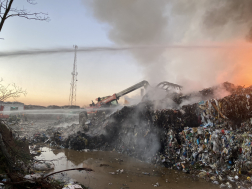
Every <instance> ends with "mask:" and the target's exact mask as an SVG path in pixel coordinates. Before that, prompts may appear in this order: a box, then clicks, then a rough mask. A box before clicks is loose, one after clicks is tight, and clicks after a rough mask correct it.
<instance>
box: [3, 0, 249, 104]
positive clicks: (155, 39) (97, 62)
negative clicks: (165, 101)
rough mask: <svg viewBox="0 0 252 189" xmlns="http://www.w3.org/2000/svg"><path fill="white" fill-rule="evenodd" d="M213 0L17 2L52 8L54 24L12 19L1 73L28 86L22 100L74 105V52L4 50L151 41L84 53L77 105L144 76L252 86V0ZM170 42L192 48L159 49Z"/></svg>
mask: <svg viewBox="0 0 252 189" xmlns="http://www.w3.org/2000/svg"><path fill="white" fill-rule="evenodd" d="M213 1H214V2H213ZM213 1H211V2H210V1H208V0H202V1H201V3H198V0H192V1H186V0H169V1H166V0H160V1H153V0H120V1H118V0H91V1H89V0H72V1H69V0H53V1H50V0H36V2H37V4H36V5H29V4H28V3H27V2H26V0H14V4H13V7H16V8H23V7H24V8H25V9H27V10H28V11H30V12H45V13H48V14H49V17H50V22H44V21H43V22H42V21H35V20H27V19H24V18H19V17H11V18H9V19H7V21H6V23H5V24H4V27H3V29H2V32H1V33H0V38H4V40H0V78H3V80H4V81H3V83H4V84H8V83H16V84H17V85H18V86H20V87H22V88H24V89H26V90H27V96H25V97H23V96H22V97H20V98H18V99H16V100H18V101H20V102H24V103H25V104H34V105H35V104H36V105H44V106H47V105H67V104H68V103H69V93H70V82H71V72H72V69H73V61H74V53H73V52H69V53H55V54H40V55H23V56H9V57H1V52H13V51H16V50H34V49H58V48H72V47H73V45H77V46H79V47H80V48H81V47H101V46H105V47H111V46H113V47H125V46H131V47H136V46H147V47H151V48H149V49H148V48H147V49H145V50H136V49H132V50H125V51H99V52H78V53H77V70H78V82H77V105H80V106H83V105H87V104H89V103H90V102H91V100H94V99H95V98H97V97H99V96H100V97H101V96H107V95H112V94H114V93H117V92H119V91H121V90H123V89H125V88H127V87H129V86H131V85H133V84H135V83H137V82H140V81H142V80H148V81H149V82H150V84H151V85H152V86H154V85H155V84H157V83H159V82H161V81H164V80H166V81H169V82H172V83H177V84H180V85H183V86H184V87H185V88H186V91H192V90H198V89H201V88H202V87H210V86H212V85H216V84H218V83H220V82H224V81H229V82H232V83H235V84H240V85H251V84H252V75H251V72H252V64H251V61H252V54H251V53H250V51H251V49H252V46H251V44H250V43H249V42H247V39H246V36H247V35H248V34H249V31H252V30H250V29H251V26H252V22H251V21H250V20H251V19H250V14H251V12H252V11H251V10H250V9H249V7H252V6H249V5H248V3H250V2H248V1H246V0H241V1H239V2H237V1H236V0H223V1H222V4H220V2H219V1H218V0H213ZM251 2H252V1H251ZM218 3H219V4H218ZM236 3H241V4H243V6H241V7H242V8H243V9H236V7H237V5H236ZM216 7H218V8H216ZM232 9H234V10H232ZM241 12H245V13H246V14H245V13H244V14H241ZM231 13H232V14H231ZM228 14H231V15H229V16H227V15H228ZM232 15H233V16H232ZM236 18H239V19H238V20H237V19H236ZM166 45H168V46H169V45H170V46H172V45H182V46H183V45H185V46H187V47H186V48H167V49H161V48H155V46H157V47H158V46H166ZM197 45H198V46H199V47H202V48H199V47H197ZM243 45H247V46H249V47H248V48H247V47H246V48H242V47H243ZM216 46H221V47H218V48H216ZM222 46H223V47H222ZM230 46H235V47H236V48H230ZM153 47H154V48H153ZM209 47H210V48H209ZM240 47H241V48H240ZM136 94H139V92H136V93H133V94H131V95H136ZM8 100H9V101H12V100H13V99H8Z"/></svg>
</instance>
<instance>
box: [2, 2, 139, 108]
mask: <svg viewBox="0 0 252 189" xmlns="http://www.w3.org/2000/svg"><path fill="white" fill-rule="evenodd" d="M23 5H24V7H25V8H26V9H27V10H30V11H31V12H36V11H41V12H46V13H48V14H49V16H50V19H51V21H50V22H41V21H34V20H27V19H23V18H18V17H13V18H10V19H8V20H7V21H6V23H5V25H4V27H3V30H2V32H1V33H0V36H1V37H2V38H4V40H1V41H0V52H1V51H14V50H32V49H52V48H72V46H73V45H74V44H76V45H78V46H79V47H86V46H111V45H113V44H114V43H113V42H111V41H110V40H109V39H108V38H107V35H106V26H105V25H104V24H101V23H98V22H97V21H96V20H95V19H94V18H92V17H91V16H90V15H88V14H87V10H86V9H85V6H84V5H83V4H82V2H81V1H79V0H75V1H68V0H54V1H50V2H49V0H43V1H42V0H38V1H37V5H29V4H27V3H26V2H25V1H24V0H23V1H14V5H13V7H23ZM73 62H74V53H73V52H70V53H57V54H42V55H28V56H14V57H6V58H0V77H1V78H3V80H4V83H5V84H8V83H16V84H17V85H18V86H21V87H23V89H26V90H27V96H26V97H24V96H21V97H20V98H18V99H17V100H18V101H21V102H24V103H25V104H39V105H53V104H56V105H67V104H68V103H69V93H70V82H71V72H72V69H73ZM140 69H141V68H140V67H139V66H137V64H135V60H134V59H133V58H132V57H131V56H130V55H129V53H127V52H106V53H104V52H91V53H90V52H89V53H85V52H78V53H77V71H78V82H77V102H76V104H77V105H80V106H83V105H84V104H89V103H90V102H91V100H94V99H95V98H97V97H98V96H107V95H111V94H114V93H116V92H119V91H121V90H123V89H125V88H127V87H129V86H130V85H133V84H135V83H136V82H139V81H141V80H142V79H143V78H142V75H141V71H140ZM8 100H10V101H12V100H14V99H8Z"/></svg>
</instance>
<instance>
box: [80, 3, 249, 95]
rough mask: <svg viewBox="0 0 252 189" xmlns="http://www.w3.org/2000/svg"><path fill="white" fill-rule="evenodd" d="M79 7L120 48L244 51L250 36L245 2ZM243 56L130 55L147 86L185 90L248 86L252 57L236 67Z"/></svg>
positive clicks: (135, 52) (217, 53)
mask: <svg viewBox="0 0 252 189" xmlns="http://www.w3.org/2000/svg"><path fill="white" fill-rule="evenodd" d="M83 3H84V5H86V6H88V7H89V10H90V12H91V14H93V16H94V17H95V18H97V20H99V21H100V22H102V23H104V24H106V26H107V32H108V37H109V38H110V39H111V40H112V41H113V42H114V43H115V44H117V45H120V46H125V45H126V46H137V45H148V46H153V45H161V46H162V45H166V44H171V45H173V44H182V45H187V44H191V43H193V44H202V43H203V44H206V45H209V44H210V46H211V45H215V44H216V43H217V44H218V43H222V44H227V45H228V44H232V43H233V44H237V41H239V43H240V42H241V43H242V44H243V45H244V44H245V45H248V43H246V40H247V39H250V36H251V31H252V30H251V27H252V21H251V16H252V15H251V14H252V11H251V10H252V1H250V0H241V1H237V0H223V1H219V0H213V1H208V0H202V1H198V0H192V1H186V0H170V1H164V0H160V1H152V0H134V1H133V0H121V1H117V0H103V1H99V0H93V1H91V2H90V1H87V0H83ZM239 43H238V44H239ZM245 51H246V50H245ZM242 53H244V52H242V49H240V52H239V53H237V52H235V53H234V52H233V51H232V50H230V51H228V52H222V51H218V50H216V51H214V52H213V51H211V50H210V51H209V49H205V48H202V49H201V52H194V51H193V52H192V51H190V50H188V49H182V50H180V51H177V52H174V50H170V49H157V48H156V49H150V50H146V51H139V50H138V49H134V50H132V54H133V55H134V57H135V58H136V60H137V61H138V62H139V64H140V65H141V66H142V67H143V68H144V73H145V79H147V80H149V81H150V82H154V83H158V82H160V81H162V80H168V81H170V82H173V83H177V84H180V85H184V81H186V80H188V79H190V80H191V81H193V82H194V83H198V84H197V86H199V85H200V86H201V87H209V86H211V85H215V84H217V83H221V82H224V81H230V82H234V83H239V84H246V85H248V84H249V83H251V82H252V78H251V77H249V76H248V75H249V74H248V73H249V71H251V70H252V66H249V63H250V62H251V61H252V57H249V59H247V60H246V61H243V62H241V61H240V60H239V59H240V58H241V54H242ZM231 57H232V58H231ZM237 68H238V69H237ZM193 88H194V86H192V85H191V90H198V88H197V87H196V88H194V89H193Z"/></svg>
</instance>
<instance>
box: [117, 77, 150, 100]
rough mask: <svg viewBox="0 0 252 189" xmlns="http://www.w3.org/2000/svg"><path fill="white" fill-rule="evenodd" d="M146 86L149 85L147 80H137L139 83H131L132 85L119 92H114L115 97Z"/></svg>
mask: <svg viewBox="0 0 252 189" xmlns="http://www.w3.org/2000/svg"><path fill="white" fill-rule="evenodd" d="M147 86H149V83H148V81H145V80H144V81H141V82H139V83H137V84H135V85H133V86H131V87H129V88H127V89H125V90H123V91H121V92H119V93H116V97H117V99H119V98H120V97H121V96H123V95H126V94H128V93H130V92H132V91H134V90H136V89H139V88H141V87H144V88H146V87H147Z"/></svg>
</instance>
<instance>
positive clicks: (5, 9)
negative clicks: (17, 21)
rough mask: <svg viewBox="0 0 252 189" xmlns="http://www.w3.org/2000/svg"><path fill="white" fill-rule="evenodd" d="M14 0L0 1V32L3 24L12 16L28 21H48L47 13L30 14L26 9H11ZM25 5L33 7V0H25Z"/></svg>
mask: <svg viewBox="0 0 252 189" xmlns="http://www.w3.org/2000/svg"><path fill="white" fill-rule="evenodd" d="M13 1H14V0H0V19H1V20H0V32H1V30H2V28H3V25H4V22H5V21H6V20H7V19H8V18H10V17H14V16H18V17H23V18H26V19H29V20H41V21H49V17H48V14H47V13H42V12H35V13H30V12H28V11H27V10H26V9H18V8H12V3H13ZM26 1H27V3H29V4H32V5H35V4H36V2H35V1H34V0H26Z"/></svg>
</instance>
